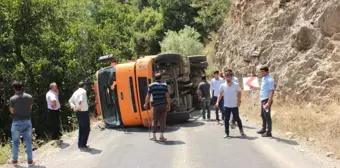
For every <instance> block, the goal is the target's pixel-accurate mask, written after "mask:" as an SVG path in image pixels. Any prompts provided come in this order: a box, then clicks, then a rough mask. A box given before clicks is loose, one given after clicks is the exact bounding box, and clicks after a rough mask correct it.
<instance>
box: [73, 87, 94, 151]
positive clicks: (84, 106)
mask: <svg viewBox="0 0 340 168" xmlns="http://www.w3.org/2000/svg"><path fill="white" fill-rule="evenodd" d="M78 87H79V88H78V89H77V90H76V91H75V92H74V93H73V95H72V97H71V98H70V99H69V101H68V102H69V103H70V106H71V108H72V109H73V111H74V112H76V116H77V119H78V125H79V135H78V136H79V137H78V148H79V149H82V150H90V149H89V146H87V140H88V138H89V134H90V116H89V111H88V109H89V107H88V103H87V94H86V90H85V89H86V85H85V83H84V82H79V84H78Z"/></svg>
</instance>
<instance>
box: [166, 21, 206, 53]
mask: <svg viewBox="0 0 340 168" xmlns="http://www.w3.org/2000/svg"><path fill="white" fill-rule="evenodd" d="M200 36H201V35H200V34H199V33H198V32H197V31H196V30H195V29H194V28H191V27H189V26H185V27H184V29H182V30H180V31H179V32H175V31H167V32H166V33H165V38H164V39H163V41H162V42H160V46H161V51H162V52H163V53H169V52H174V53H179V54H181V55H183V56H189V55H202V54H203V48H204V46H203V44H202V43H201V42H200V40H199V39H200Z"/></svg>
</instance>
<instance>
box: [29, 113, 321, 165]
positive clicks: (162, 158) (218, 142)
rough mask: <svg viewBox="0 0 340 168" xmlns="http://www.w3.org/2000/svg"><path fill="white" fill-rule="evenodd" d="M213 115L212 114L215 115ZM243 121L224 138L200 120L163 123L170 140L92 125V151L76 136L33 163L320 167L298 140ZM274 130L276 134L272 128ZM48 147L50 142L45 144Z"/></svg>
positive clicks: (218, 129)
mask: <svg viewBox="0 0 340 168" xmlns="http://www.w3.org/2000/svg"><path fill="white" fill-rule="evenodd" d="M213 118H214V117H213ZM243 122H244V125H245V128H244V129H245V133H246V134H247V137H246V138H243V137H241V136H240V133H239V131H238V128H237V127H236V128H235V129H231V133H230V135H231V136H232V138H230V139H225V138H223V136H224V126H223V125H219V124H217V123H216V122H215V121H210V122H205V121H202V120H201V118H200V116H194V117H193V118H192V119H191V121H190V122H188V123H186V124H181V125H173V126H168V127H167V130H168V131H167V132H166V134H165V136H166V137H167V138H168V141H167V142H165V143H157V142H154V141H150V140H149V132H148V129H143V128H128V129H120V130H112V129H104V130H101V129H100V128H98V127H96V128H94V129H92V131H91V133H90V139H89V145H90V147H91V148H92V151H91V152H81V151H80V150H78V149H77V143H76V140H77V136H76V133H75V136H73V137H71V138H69V139H67V140H65V143H64V144H63V149H55V148H54V152H48V149H44V148H42V149H40V151H38V152H40V153H44V152H45V153H44V154H37V155H36V159H37V161H38V162H37V165H39V166H35V167H37V168H45V167H47V168H78V167H79V168H160V167H161V168H226V167H230V168H289V167H296V168H303V167H306V168H314V167H315V168H320V167H321V166H320V165H318V164H317V163H316V162H314V161H313V160H310V159H309V158H307V157H306V156H305V155H304V153H303V152H300V151H298V150H296V146H298V143H297V142H295V141H293V140H287V139H284V138H278V137H274V138H263V137H260V136H258V135H257V134H256V131H257V129H258V128H255V125H253V124H251V123H248V122H245V121H243ZM274 135H275V134H274ZM48 148H52V147H51V146H49V147H48Z"/></svg>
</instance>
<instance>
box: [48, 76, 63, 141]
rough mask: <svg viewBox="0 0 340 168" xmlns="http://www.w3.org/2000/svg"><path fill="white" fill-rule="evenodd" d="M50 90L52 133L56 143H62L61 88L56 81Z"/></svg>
mask: <svg viewBox="0 0 340 168" xmlns="http://www.w3.org/2000/svg"><path fill="white" fill-rule="evenodd" d="M49 88H50V90H49V91H48V92H47V93H46V102H47V108H48V111H49V118H50V124H51V127H50V131H51V134H52V140H54V141H55V143H56V145H57V146H59V145H61V142H62V141H61V139H60V137H61V135H62V134H61V132H60V110H59V109H60V103H59V90H58V87H57V84H56V83H55V82H53V83H51V84H50V86H49Z"/></svg>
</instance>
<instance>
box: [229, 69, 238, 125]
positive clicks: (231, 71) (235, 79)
mask: <svg viewBox="0 0 340 168" xmlns="http://www.w3.org/2000/svg"><path fill="white" fill-rule="evenodd" d="M226 72H230V73H231V74H232V78H231V80H232V81H233V82H234V83H237V84H239V82H238V79H237V78H236V77H235V74H234V72H233V70H231V69H227V70H226ZM230 118H231V121H230V122H231V124H232V126H234V125H235V123H236V120H235V117H234V115H232V117H230Z"/></svg>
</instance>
